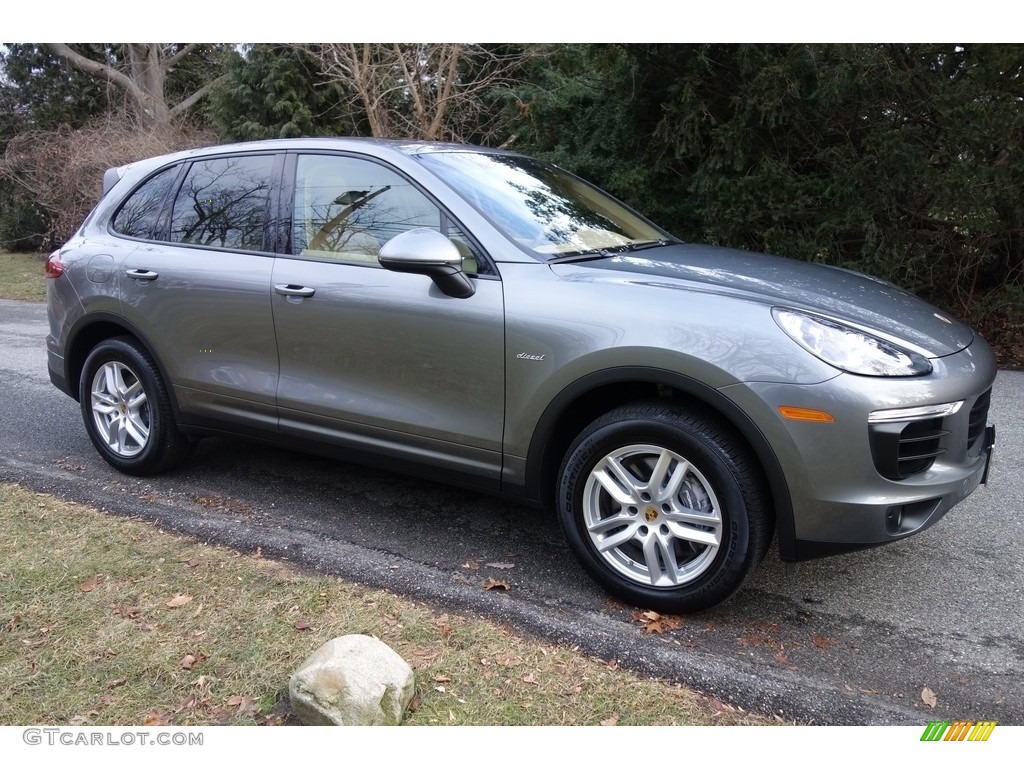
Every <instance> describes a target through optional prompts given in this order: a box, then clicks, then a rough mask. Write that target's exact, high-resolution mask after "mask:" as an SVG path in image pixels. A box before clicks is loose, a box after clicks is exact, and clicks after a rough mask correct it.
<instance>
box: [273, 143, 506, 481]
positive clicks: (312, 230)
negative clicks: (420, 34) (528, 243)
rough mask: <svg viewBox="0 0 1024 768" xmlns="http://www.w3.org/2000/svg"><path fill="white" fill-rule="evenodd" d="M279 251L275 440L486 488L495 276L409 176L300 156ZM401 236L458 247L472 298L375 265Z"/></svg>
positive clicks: (493, 472) (496, 415)
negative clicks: (453, 475)
mask: <svg viewBox="0 0 1024 768" xmlns="http://www.w3.org/2000/svg"><path fill="white" fill-rule="evenodd" d="M290 165H294V167H295V170H294V176H292V174H287V177H288V178H294V185H293V190H292V193H291V194H289V195H286V197H285V199H284V200H283V202H284V204H285V206H286V207H287V208H288V209H289V213H290V216H291V219H292V221H291V225H292V226H291V235H290V237H289V240H290V245H289V246H288V248H287V251H288V254H287V255H286V256H283V257H280V258H278V259H277V262H276V264H275V266H274V274H273V285H274V296H273V305H274V323H275V327H276V330H277V342H278V351H279V356H280V361H281V371H280V374H281V375H280V380H279V384H278V390H277V395H278V406H279V414H280V424H281V431H282V433H288V434H294V435H301V436H304V437H312V438H316V439H320V440H328V441H331V442H334V443H336V444H340V445H344V446H347V447H349V448H353V449H363V450H367V451H371V452H373V453H376V454H378V455H379V454H381V453H383V454H384V455H387V456H391V457H393V458H394V459H395V460H396V461H410V462H417V463H427V464H430V465H432V466H435V467H437V468H438V470H439V471H443V470H446V469H447V470H452V471H456V472H459V473H468V474H471V475H475V476H477V477H478V478H480V479H481V483H480V484H482V485H488V484H493V485H496V484H497V482H498V478H499V476H500V470H501V440H502V428H503V413H504V307H503V300H502V285H501V281H500V280H499V279H498V275H497V272H496V270H495V269H494V268H493V266H492V265H490V264H489V262H488V261H487V260H486V258H485V257H484V255H483V254H482V253H481V252H480V249H479V247H478V246H477V245H476V244H475V243H474V242H473V241H472V240H471V239H470V238H469V237H468V236H467V235H466V233H464V232H463V231H462V230H461V228H460V227H459V226H458V224H457V222H455V221H454V220H453V219H452V218H451V216H449V215H448V214H447V213H446V212H445V211H444V210H442V209H441V207H440V206H438V205H437V204H436V202H435V201H434V200H433V199H432V198H431V197H430V196H429V194H427V192H426V190H424V189H423V188H422V187H420V186H418V185H417V184H416V183H414V182H413V181H412V180H411V179H409V178H408V177H406V176H405V175H403V174H402V173H399V172H398V171H397V170H395V169H393V168H391V167H390V166H388V165H385V164H383V163H381V162H379V161H377V160H374V159H371V158H367V157H361V156H353V155H341V154H300V155H298V156H294V159H293V160H290ZM415 227H430V228H432V229H436V230H438V231H440V232H442V233H444V234H445V235H447V236H448V237H449V238H450V239H451V240H452V241H453V242H454V243H455V244H456V246H457V247H458V248H459V249H460V250H461V251H462V252H463V255H464V260H463V263H464V267H465V268H466V270H467V272H468V273H471V278H470V279H472V280H473V281H474V282H475V286H476V292H475V293H474V295H473V296H471V297H469V298H466V299H456V298H452V297H450V296H446V295H444V294H443V293H441V291H440V290H438V288H437V286H435V285H434V284H433V282H432V281H431V280H430V278H428V277H426V276H423V275H416V274H399V273H395V272H389V271H387V270H385V269H383V268H381V267H380V265H379V263H378V262H377V254H378V253H379V251H380V248H381V246H383V245H384V244H385V243H386V242H387V241H388V240H390V239H391V238H392V237H394V236H395V235H397V234H399V233H400V232H403V231H406V230H408V229H412V228H415Z"/></svg>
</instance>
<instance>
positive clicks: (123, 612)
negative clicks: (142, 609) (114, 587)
mask: <svg viewBox="0 0 1024 768" xmlns="http://www.w3.org/2000/svg"><path fill="white" fill-rule="evenodd" d="M114 615H116V616H120V617H121V618H122V619H134V618H135V617H137V616H138V615H139V609H138V608H136V607H135V606H133V605H115V606H114Z"/></svg>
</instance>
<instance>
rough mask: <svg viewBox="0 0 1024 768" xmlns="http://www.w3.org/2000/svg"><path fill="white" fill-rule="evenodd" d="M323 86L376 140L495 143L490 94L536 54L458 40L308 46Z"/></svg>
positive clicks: (514, 80)
mask: <svg viewBox="0 0 1024 768" xmlns="http://www.w3.org/2000/svg"><path fill="white" fill-rule="evenodd" d="M308 50H309V51H310V53H312V54H313V55H314V56H316V57H318V59H319V61H320V69H321V73H322V75H323V77H324V78H325V80H326V81H327V82H332V83H339V84H341V85H342V86H344V90H345V91H346V92H348V93H350V94H352V96H351V107H352V108H353V109H360V110H361V111H363V112H364V113H365V114H366V118H367V120H368V122H369V124H370V131H371V133H372V134H373V135H374V136H378V137H393V138H415V139H431V140H453V141H462V140H466V139H467V138H469V137H470V136H472V137H474V138H475V140H476V141H481V142H487V141H488V140H489V139H493V138H494V137H493V132H494V130H495V126H496V123H497V120H496V118H497V112H498V110H497V109H495V107H494V104H493V102H492V97H494V96H496V95H497V94H498V93H500V92H501V91H502V90H507V89H511V88H512V87H514V86H515V85H516V84H518V83H519V82H520V80H519V77H520V73H521V71H522V67H523V65H524V64H525V63H526V61H527V60H528V59H529V58H530V57H531V56H533V55H535V52H536V50H537V49H535V48H530V47H528V48H525V49H523V50H520V51H516V52H506V53H499V52H497V51H495V50H492V49H488V48H485V47H483V46H480V45H473V44H462V43H331V44H327V45H317V46H311V47H309V48H308Z"/></svg>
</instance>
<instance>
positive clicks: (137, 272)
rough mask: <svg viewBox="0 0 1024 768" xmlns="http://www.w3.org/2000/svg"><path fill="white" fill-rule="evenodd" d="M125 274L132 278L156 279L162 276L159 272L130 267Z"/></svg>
mask: <svg viewBox="0 0 1024 768" xmlns="http://www.w3.org/2000/svg"><path fill="white" fill-rule="evenodd" d="M125 274H126V275H128V277H130V278H131V279H132V280H156V279H157V278H158V277H159V276H160V274H159V273H158V272H151V271H150V270H148V269H128V270H125Z"/></svg>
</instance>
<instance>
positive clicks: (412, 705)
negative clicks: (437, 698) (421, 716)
mask: <svg viewBox="0 0 1024 768" xmlns="http://www.w3.org/2000/svg"><path fill="white" fill-rule="evenodd" d="M422 705H423V699H421V698H420V695H419V694H418V693H417V694H414V695H413V697H412V698H411V699H409V706H408V707H406V709H408V710H409V711H410V712H415V711H416V710H417V709H419V708H420V707H421V706H422Z"/></svg>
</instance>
